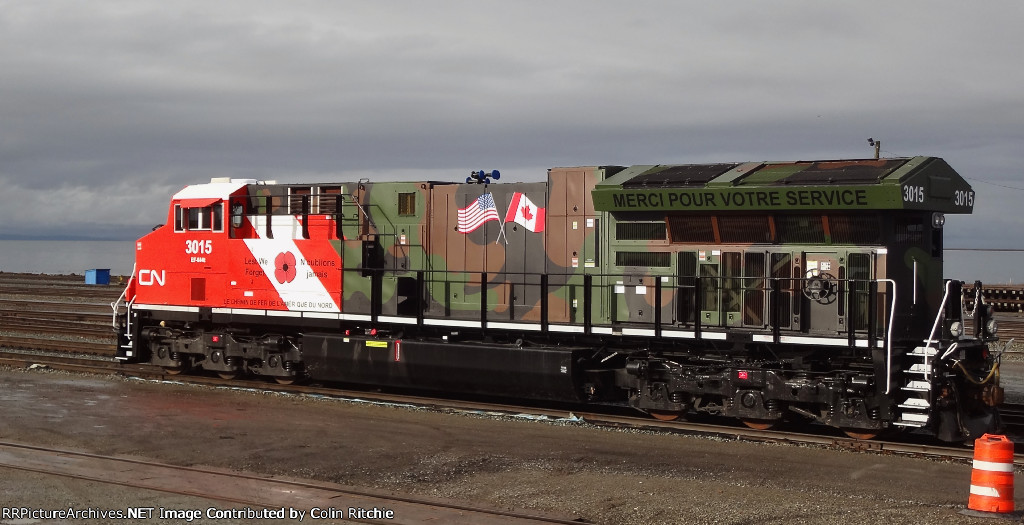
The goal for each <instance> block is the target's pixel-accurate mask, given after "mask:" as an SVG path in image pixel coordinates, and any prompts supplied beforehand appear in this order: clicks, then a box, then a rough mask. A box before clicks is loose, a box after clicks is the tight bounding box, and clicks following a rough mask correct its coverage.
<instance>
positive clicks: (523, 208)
mask: <svg viewBox="0 0 1024 525" xmlns="http://www.w3.org/2000/svg"><path fill="white" fill-rule="evenodd" d="M505 222H514V223H516V224H522V225H523V227H524V228H526V229H527V230H530V231H532V232H542V231H544V208H540V207H538V206H537V205H536V204H534V203H533V201H531V200H530V198H529V197H527V196H526V195H523V194H522V193H519V192H515V193H513V194H512V202H511V203H509V205H508V212H506V213H505Z"/></svg>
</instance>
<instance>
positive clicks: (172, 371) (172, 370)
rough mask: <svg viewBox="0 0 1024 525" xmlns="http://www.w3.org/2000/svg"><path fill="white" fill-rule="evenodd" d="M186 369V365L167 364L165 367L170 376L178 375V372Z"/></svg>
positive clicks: (165, 371)
mask: <svg viewBox="0 0 1024 525" xmlns="http://www.w3.org/2000/svg"><path fill="white" fill-rule="evenodd" d="M184 371H185V367H183V366H165V367H164V373H165V374H167V375H169V376H176V375H178V374H180V373H182V372H184Z"/></svg>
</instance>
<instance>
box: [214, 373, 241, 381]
mask: <svg viewBox="0 0 1024 525" xmlns="http://www.w3.org/2000/svg"><path fill="white" fill-rule="evenodd" d="M217 375H218V376H219V377H220V378H221V379H227V380H231V379H234V378H236V377H238V372H217Z"/></svg>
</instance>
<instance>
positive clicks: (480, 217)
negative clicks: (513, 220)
mask: <svg viewBox="0 0 1024 525" xmlns="http://www.w3.org/2000/svg"><path fill="white" fill-rule="evenodd" d="M498 220H501V219H499V218H498V208H497V207H496V206H495V205H494V197H493V196H492V195H491V194H490V193H485V194H483V195H481V196H479V197H477V198H476V200H474V201H473V202H472V203H470V205H469V206H466V207H465V208H460V209H459V232H460V233H469V232H471V231H474V230H476V229H477V228H479V227H480V226H481V225H482V224H483V223H485V222H487V221H498Z"/></svg>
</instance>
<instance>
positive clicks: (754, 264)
mask: <svg viewBox="0 0 1024 525" xmlns="http://www.w3.org/2000/svg"><path fill="white" fill-rule="evenodd" d="M499 176H500V174H499V173H498V172H496V171H495V172H485V171H478V172H472V174H471V176H470V177H469V178H467V179H466V181H465V182H458V183H455V182H437V181H421V182H370V181H369V180H367V179H362V180H358V181H356V182H332V183H316V184H277V183H274V182H260V181H256V180H239V179H227V178H218V179H213V180H212V181H211V182H210V183H207V184H196V185H191V186H188V187H186V188H184V189H182V190H181V191H179V192H178V193H176V194H175V195H174V196H173V197H172V198H171V201H170V206H169V208H168V211H167V218H166V223H165V224H163V225H161V226H158V227H157V228H154V231H152V232H151V233H149V234H147V235H146V236H144V237H142V238H141V239H139V240H138V241H137V243H136V262H135V268H134V269H133V273H132V277H131V279H130V281H129V284H128V286H127V287H126V289H125V292H124V294H123V295H122V298H121V299H120V300H119V301H118V302H117V303H115V305H114V324H115V328H116V329H117V331H118V334H119V336H118V343H117V344H118V348H117V357H118V358H119V359H122V360H125V361H132V362H147V363H153V364H156V365H159V366H162V367H163V368H164V369H166V370H167V372H168V373H172V374H176V373H181V372H184V371H190V370H206V371H210V372H212V373H217V374H220V375H221V376H223V377H225V378H230V377H235V376H238V375H243V374H247V375H256V376H265V377H268V378H273V379H274V380H277V381H279V382H282V383H290V382H293V381H296V380H307V379H308V380H316V381H332V382H341V383H347V384H363V385H377V386H386V387H396V388H404V389H415V390H427V391H435V392H458V393H471V394H480V395H486V396H499V397H511V398H521V399H534V400H556V401H570V402H578V403H602V404H608V403H613V404H621V405H624V406H630V407H634V408H636V409H638V410H640V411H643V412H646V413H648V414H650V415H651V416H653V417H657V418H660V419H665V420H671V419H675V418H677V417H681V416H685V415H686V414H687V413H710V414H721V415H724V416H728V417H733V418H738V419H740V420H742V421H743V422H744V423H746V424H747V425H749V426H751V427H754V428H769V427H771V426H773V425H775V424H777V423H779V422H780V421H783V420H784V419H787V418H796V419H806V420H810V421H814V422H818V423H821V424H824V425H829V426H832V427H836V428H838V429H841V430H842V431H844V432H846V433H847V434H848V435H850V436H854V437H857V438H864V439H870V438H872V437H874V436H876V435H877V434H879V433H881V432H883V431H887V430H894V429H895V430H899V429H904V430H914V429H923V430H925V431H928V432H931V433H933V434H934V435H936V436H937V437H938V438H940V439H943V440H947V441H963V440H968V439H973V438H975V437H977V436H980V435H982V434H983V433H984V432H986V431H990V430H995V429H996V428H997V427H999V425H1000V422H999V416H998V411H997V409H996V407H997V406H998V405H999V404H1000V403H1001V402H1002V397H1003V395H1002V394H1003V392H1002V388H1001V387H1000V386H999V380H998V366H999V356H998V352H997V351H995V350H997V349H996V348H994V347H993V348H992V349H991V351H990V347H992V345H993V343H995V342H996V341H997V340H998V338H997V335H996V333H997V326H996V323H995V320H994V319H993V318H992V309H991V308H990V307H989V306H988V305H985V304H984V302H983V300H982V298H981V297H980V296H978V297H976V298H975V301H974V307H973V308H972V309H970V311H968V310H967V309H966V308H965V307H964V305H965V304H968V302H967V301H966V299H969V298H966V297H964V296H963V293H962V292H961V290H962V286H961V283H960V282H958V281H952V280H944V279H943V271H942V270H943V268H942V258H943V235H942V233H943V225H944V222H945V216H946V215H949V214H964V213H971V211H972V210H973V207H974V192H973V190H972V189H971V187H970V185H969V184H968V183H967V182H966V181H965V180H964V179H963V178H962V177H961V176H960V175H959V174H958V173H957V172H956V171H954V170H953V169H952V168H951V167H950V166H949V165H948V164H947V163H946V162H945V161H943V160H942V159H940V158H934V157H913V158H883V159H869V160H836V161H798V162H746V163H722V164H693V165H641V166H631V167H621V166H589V167H572V168H553V169H550V170H548V173H547V179H546V180H545V181H543V182H516V183H499V182H497V179H498V178H499ZM979 284H980V283H979ZM975 290H980V286H976V287H975Z"/></svg>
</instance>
